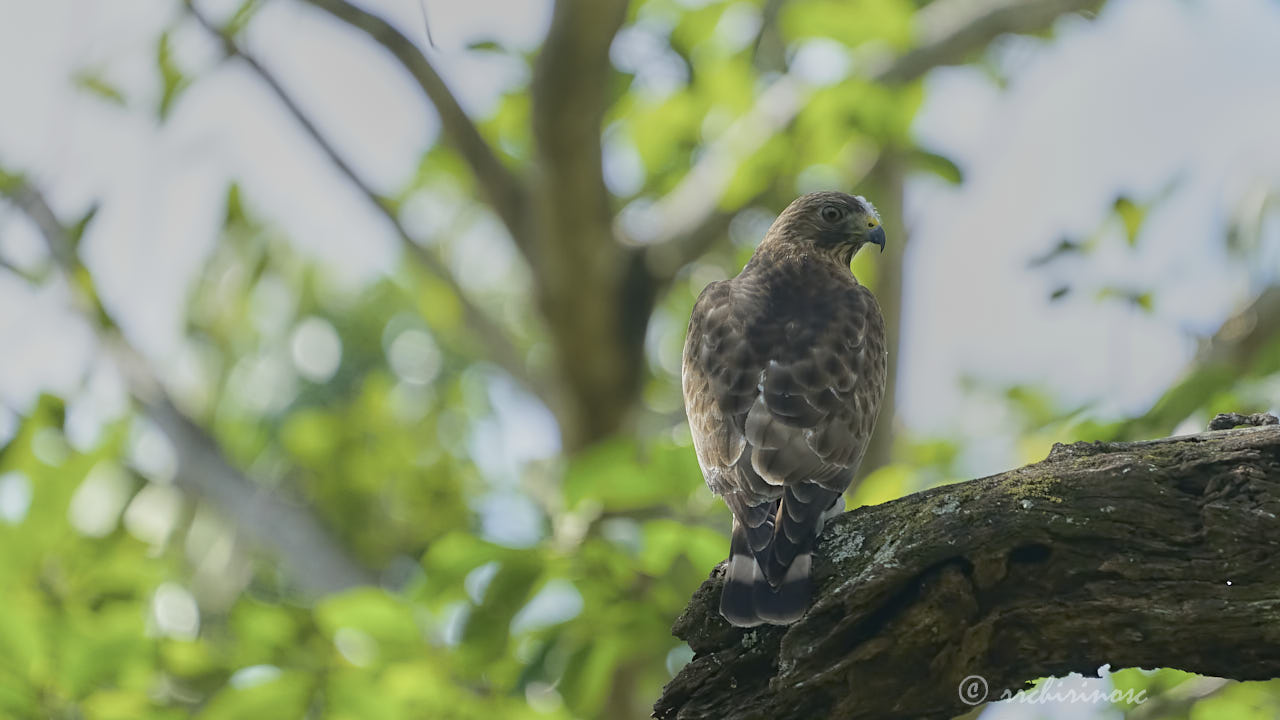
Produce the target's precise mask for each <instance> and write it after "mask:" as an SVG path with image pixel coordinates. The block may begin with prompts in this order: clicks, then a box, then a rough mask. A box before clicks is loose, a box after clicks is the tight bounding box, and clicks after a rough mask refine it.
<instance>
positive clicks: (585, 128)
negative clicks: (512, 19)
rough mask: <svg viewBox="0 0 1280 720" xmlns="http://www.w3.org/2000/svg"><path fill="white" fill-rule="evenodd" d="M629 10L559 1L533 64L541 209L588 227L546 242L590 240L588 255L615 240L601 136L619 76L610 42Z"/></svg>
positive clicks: (610, 2)
mask: <svg viewBox="0 0 1280 720" xmlns="http://www.w3.org/2000/svg"><path fill="white" fill-rule="evenodd" d="M626 14H627V0H558V1H557V2H556V4H555V10H554V12H553V14H552V17H551V27H550V29H549V30H548V31H547V37H546V39H545V41H544V42H543V44H542V51H541V52H540V53H539V54H538V60H537V64H536V65H535V67H534V76H533V83H532V86H531V88H530V93H531V94H532V97H533V110H532V113H533V116H532V119H531V122H532V126H533V136H534V142H535V143H536V144H537V147H538V161H539V165H538V172H539V173H540V176H539V178H538V182H537V187H538V190H537V191H535V192H537V196H538V201H539V202H538V207H539V209H540V211H541V212H542V213H543V214H550V215H552V216H553V218H554V220H555V222H556V224H557V225H562V226H566V227H564V229H565V230H574V229H579V230H581V231H585V235H579V234H569V235H557V234H555V233H541V235H543V236H545V237H540V238H539V239H540V240H541V241H542V242H544V243H546V244H548V245H555V246H556V249H562V248H561V246H564V245H585V246H587V248H586V252H590V251H592V250H597V251H598V248H596V247H593V246H597V245H598V244H599V243H600V242H601V241H605V240H608V239H610V237H611V223H612V219H613V212H612V208H611V207H610V199H609V192H608V189H607V188H606V187H605V184H604V169H603V150H602V148H601V143H600V135H601V126H602V124H603V122H604V111H605V109H606V107H607V106H608V104H609V79H610V76H611V75H612V73H613V66H612V64H611V63H610V62H609V47H610V46H611V45H612V43H613V37H614V35H615V34H616V33H617V32H618V29H619V28H620V27H622V21H623V20H624V19H625V18H626ZM575 226H576V227H575ZM540 259H541V260H544V261H549V260H551V258H550V257H545V258H540ZM583 269H585V268H583Z"/></svg>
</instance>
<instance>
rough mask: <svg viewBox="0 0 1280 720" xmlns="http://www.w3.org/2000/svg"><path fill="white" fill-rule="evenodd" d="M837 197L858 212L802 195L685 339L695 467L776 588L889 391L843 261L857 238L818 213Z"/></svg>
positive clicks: (874, 333)
mask: <svg viewBox="0 0 1280 720" xmlns="http://www.w3.org/2000/svg"><path fill="white" fill-rule="evenodd" d="M832 197H835V198H837V199H839V200H840V201H841V202H846V203H850V204H851V205H852V206H853V207H854V209H855V211H856V210H857V209H858V207H857V202H858V201H859V200H860V199H858V198H852V197H851V196H848V195H843V194H838V193H826V194H817V195H811V196H804V197H802V198H800V199H798V200H797V201H796V202H795V203H793V204H792V206H791V207H789V208H788V209H787V211H786V212H784V213H783V215H782V216H780V217H779V219H778V221H777V222H775V223H774V226H773V227H772V228H771V229H770V231H769V234H768V235H767V236H766V239H765V241H764V242H763V243H762V244H761V246H760V247H759V248H758V249H757V251H756V253H755V255H754V256H753V257H752V259H751V261H750V262H749V263H748V264H747V266H746V267H745V268H744V269H743V270H742V272H741V273H740V274H739V275H738V276H737V277H735V278H733V279H730V280H726V281H721V282H714V283H711V284H710V285H708V286H707V287H706V289H704V290H703V292H702V294H701V295H700V296H699V297H698V300H697V302H696V303H695V305H694V309H693V314H692V317H691V319H690V323H689V334H688V338H687V339H686V342H685V348H684V361H683V386H684V396H685V405H686V411H687V413H688V416H689V425H690V428H691V429H692V433H693V440H694V447H695V449H696V451H697V456H698V463H699V465H700V466H701V468H702V472H703V475H704V477H705V479H706V482H707V485H708V487H710V489H711V491H712V492H714V493H716V494H717V495H720V496H722V497H723V498H724V500H725V502H726V503H727V504H728V505H729V507H730V509H731V510H732V511H733V514H734V516H735V518H736V519H737V520H738V522H739V523H740V524H741V525H742V526H743V529H744V531H745V533H746V536H747V539H748V540H749V544H750V546H751V550H752V552H753V553H754V554H755V557H756V560H757V561H758V562H759V564H760V567H761V568H762V570H763V572H764V575H765V578H766V579H767V580H768V582H769V583H770V584H771V585H773V586H774V587H777V586H778V585H779V583H781V582H782V579H783V578H784V577H785V576H786V574H787V569H788V567H790V565H791V563H792V562H793V561H794V560H795V558H796V557H797V555H799V554H802V553H807V552H808V551H809V549H810V548H811V547H812V544H813V540H814V538H815V537H816V535H817V532H818V531H819V530H820V527H821V523H822V516H823V513H824V512H825V511H827V510H828V509H829V508H830V507H831V505H832V503H833V502H835V501H837V500H838V499H839V496H840V494H841V493H843V492H844V491H845V489H846V488H848V486H849V484H850V482H851V481H852V480H853V477H854V474H855V472H856V471H857V467H858V463H859V461H860V460H861V458H862V453H863V451H864V450H865V449H866V446H867V442H868V440H869V439H870V437H871V432H872V429H873V428H874V426H875V421H876V415H877V412H878V410H879V406H880V400H881V397H882V396H883V394H884V385H885V376H886V340H885V329H884V319H883V317H882V316H881V314H880V308H879V305H878V304H877V303H876V300H875V297H874V296H873V295H872V294H871V292H870V291H869V290H867V289H866V288H865V287H863V286H862V285H860V284H859V283H858V282H857V280H856V279H855V278H854V276H853V273H851V272H850V271H849V259H850V258H851V257H852V254H853V253H854V252H856V250H857V248H858V244H857V243H856V242H845V243H842V242H831V241H830V233H827V235H824V234H823V233H824V228H823V227H822V223H821V219H820V218H819V217H817V212H818V208H820V207H821V206H822V203H824V202H830V201H831V199H830V198H832ZM866 212H867V213H870V214H871V216H872V217H874V211H872V210H870V209H869V208H868V209H867V210H866Z"/></svg>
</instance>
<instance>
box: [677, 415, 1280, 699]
mask: <svg viewBox="0 0 1280 720" xmlns="http://www.w3.org/2000/svg"><path fill="white" fill-rule="evenodd" d="M1278 515H1280V426H1277V425H1266V426H1261V427H1253V428H1247V429H1237V430H1221V431H1213V432H1206V433H1201V434H1198V435H1189V436H1184V437H1175V438H1165V439H1161V440H1153V441H1144V442H1130V443H1094V444H1089V443H1075V444H1073V445H1055V446H1054V448H1053V451H1052V452H1051V453H1050V454H1049V457H1048V459H1046V460H1044V461H1043V462H1039V463H1035V464H1032V465H1028V466H1026V467H1022V468H1019V469H1016V470H1011V471H1009V472H1006V473H1002V474H1000V475H995V476H992V477H987V478H982V479H979V480H972V481H969V482H965V483H959V484H956V485H949V486H945V487H940V488H936V489H933V490H930V491H927V492H923V493H917V494H915V495H911V496H908V497H905V498H902V499H900V500H896V501H893V502H890V503H886V504H884V505H879V506H875V507H866V508H859V509H857V510H854V511H853V512H850V513H846V514H845V515H843V516H841V517H840V518H838V519H836V520H835V521H834V522H832V523H831V524H830V525H829V526H828V529H827V531H826V532H825V533H824V534H823V536H822V539H821V541H820V542H819V546H818V550H817V557H816V562H815V564H814V577H815V581H816V598H815V602H814V605H813V607H812V608H811V609H810V611H809V613H808V614H807V615H806V616H805V617H804V618H803V619H801V620H800V621H799V622H798V623H796V624H795V625H792V626H789V627H786V628H775V627H764V628H757V629H753V630H750V631H745V632H744V631H743V630H741V629H736V628H732V627H730V626H729V625H728V624H727V623H725V621H724V620H723V619H722V618H721V617H720V616H719V614H718V612H717V606H718V598H719V594H720V587H721V584H722V575H723V565H722V566H720V567H718V568H717V569H716V570H715V571H714V572H713V574H712V577H711V579H710V580H708V581H707V582H706V583H704V584H703V586H702V587H701V588H700V589H699V590H698V591H697V593H696V594H695V595H694V597H693V600H692V601H691V602H690V604H689V607H688V608H687V609H686V610H685V612H684V613H683V614H682V615H681V617H680V618H679V619H678V620H677V621H676V625H675V628H674V629H675V633H676V634H677V635H678V636H680V637H682V638H684V639H685V640H687V641H688V642H689V645H690V647H692V648H693V650H694V652H695V653H696V655H695V658H694V660H693V661H692V662H691V663H690V664H689V665H687V666H686V667H685V668H684V669H683V670H681V671H680V673H679V674H678V675H677V676H676V677H675V679H674V680H672V681H671V683H670V684H669V685H668V686H667V687H666V689H665V690H664V692H663V695H662V698H661V699H660V700H659V701H658V703H657V705H656V707H655V717H658V718H663V719H664V720H667V719H672V718H681V719H682V720H695V719H701V718H707V719H710V718H715V719H716V720H734V719H737V718H766V717H767V718H772V719H773V720H789V719H792V718H794V719H796V720H799V719H801V718H814V717H839V718H846V719H855V718H949V717H953V716H955V715H958V714H960V713H963V712H965V711H966V710H968V709H969V708H970V705H969V704H966V703H965V702H964V701H963V700H962V699H961V697H960V695H959V692H958V687H959V684H960V681H961V680H962V679H964V678H966V677H968V676H972V675H978V676H981V677H982V678H984V679H985V683H986V686H987V694H986V696H987V698H988V699H998V698H999V697H1000V696H1001V694H1002V693H1003V692H1004V691H1005V690H1010V691H1017V690H1018V689H1021V688H1023V687H1024V685H1025V683H1026V682H1027V681H1029V680H1033V679H1035V678H1038V677H1044V676H1062V675H1066V674H1068V673H1070V672H1079V673H1082V674H1085V675H1095V674H1096V671H1097V669H1098V668H1099V667H1101V666H1102V665H1103V664H1110V665H1111V666H1113V667H1116V668H1123V667H1144V668H1153V667H1174V668H1181V669H1183V670H1188V671H1191V672H1196V673H1201V674H1205V675H1214V676H1219V677H1228V678H1234V679H1238V680H1261V679H1267V678H1273V677H1280V630H1277V628H1280V597H1277V595H1276V591H1275V588H1276V587H1277V586H1280V565H1277V564H1276V563H1275V561H1274V560H1275V556H1276V552H1277V549H1280V521H1278V520H1277V516H1278ZM974 699H975V700H976V699H977V698H976V697H975V698H974Z"/></svg>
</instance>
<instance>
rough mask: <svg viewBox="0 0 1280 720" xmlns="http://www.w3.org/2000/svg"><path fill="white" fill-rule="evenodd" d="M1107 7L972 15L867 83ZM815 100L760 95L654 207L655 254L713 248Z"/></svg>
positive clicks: (1080, 4)
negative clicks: (750, 173) (741, 187)
mask: <svg viewBox="0 0 1280 720" xmlns="http://www.w3.org/2000/svg"><path fill="white" fill-rule="evenodd" d="M1101 5H1102V1H1101V0H1027V2H1020V3H1017V4H1013V5H1008V6H1002V7H999V8H997V9H993V10H989V11H987V12H983V13H980V14H977V15H972V16H970V17H969V19H968V20H967V21H965V22H963V23H959V24H958V25H957V26H956V27H955V28H954V29H953V30H952V31H950V32H949V33H947V34H945V35H943V36H942V37H939V38H938V39H936V40H933V41H931V42H927V43H926V44H924V45H921V46H919V47H917V48H915V49H914V50H911V51H908V52H906V53H904V54H902V55H900V56H898V57H897V58H895V59H893V60H890V61H886V62H885V63H882V64H880V65H879V66H873V67H872V68H871V69H870V70H869V71H868V72H866V73H865V74H864V76H863V79H864V80H866V81H870V82H872V83H878V84H883V85H901V84H905V83H909V82H912V81H914V80H917V79H919V78H920V77H921V76H923V75H924V74H925V73H927V72H928V71H930V70H932V69H934V68H936V67H940V66H943V65H950V64H954V63H959V62H962V61H964V59H965V58H967V57H968V56H969V55H972V54H973V53H975V52H978V51H980V50H982V49H983V48H986V47H987V45H988V44H990V42H991V41H992V40H994V39H995V38H996V37H998V36H1000V35H1003V34H1005V33H1030V32H1037V31H1040V30H1043V29H1045V28H1047V27H1049V26H1050V25H1052V24H1053V22H1054V21H1055V20H1056V19H1057V18H1058V17H1060V16H1062V15H1064V14H1066V13H1070V12H1081V11H1088V10H1094V9H1096V8H1098V7H1100V6H1101ZM809 95H810V91H809V89H808V88H807V87H806V86H805V84H804V82H803V81H802V80H800V79H799V78H797V77H795V76H794V75H790V74H784V75H782V76H780V77H779V78H778V79H777V80H775V81H774V82H773V83H772V84H771V85H770V86H769V87H767V88H765V89H764V91H763V92H761V93H760V96H759V97H758V98H757V99H756V102H755V105H754V106H753V107H752V108H751V109H750V110H748V111H747V112H746V113H745V114H744V115H742V116H741V117H739V118H738V119H737V120H736V121H734V122H733V123H732V124H730V126H729V127H728V128H727V129H726V130H725V132H724V133H723V134H722V135H720V137H718V138H716V139H715V140H713V141H712V142H710V143H709V144H708V145H707V146H706V148H705V151H704V152H703V153H702V155H701V157H700V158H699V159H698V161H697V162H696V163H695V164H694V166H693V167H692V168H691V169H690V170H689V172H688V173H687V174H686V175H685V177H684V178H683V179H682V180H681V181H680V183H679V184H677V185H676V187H675V188H674V189H673V190H672V191H671V192H670V193H668V194H667V195H665V196H664V197H662V198H661V199H659V200H658V201H657V203H655V206H654V212H653V216H654V217H656V218H659V222H660V223H661V224H660V226H659V229H658V232H657V236H656V238H655V239H654V240H653V241H652V243H651V251H652V252H654V253H660V252H661V253H668V254H670V251H669V250H663V249H661V248H662V246H663V245H666V244H674V245H692V246H695V247H696V246H697V245H699V244H704V243H706V240H705V238H703V237H702V236H701V234H700V233H699V229H700V228H704V227H707V226H708V222H709V219H710V218H712V217H713V216H714V215H715V214H717V212H719V205H720V199H721V198H722V197H723V196H724V192H725V190H726V189H727V188H728V186H729V182H730V180H732V179H733V176H734V174H735V173H736V172H737V170H738V166H739V164H740V163H741V162H742V161H743V160H744V159H745V158H748V157H750V156H751V155H752V154H754V153H755V152H756V151H758V150H759V149H760V148H761V147H762V146H763V145H764V144H765V142H766V141H768V140H769V139H770V138H772V137H774V136H775V135H777V134H778V133H779V132H781V131H782V130H783V129H785V128H786V127H787V125H789V124H790V123H791V121H792V120H794V119H795V117H796V116H797V115H799V114H800V111H801V110H802V109H803V108H804V106H805V103H806V102H807V101H808V99H809ZM676 254H685V255H690V254H692V252H686V253H676ZM659 279H661V278H659Z"/></svg>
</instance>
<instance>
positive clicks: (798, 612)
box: [720, 518, 812, 627]
mask: <svg viewBox="0 0 1280 720" xmlns="http://www.w3.org/2000/svg"><path fill="white" fill-rule="evenodd" d="M811 565H812V561H811V556H810V554H809V553H808V552H804V553H802V554H798V555H796V556H795V559H794V560H793V561H792V563H791V565H790V567H788V568H787V572H786V575H785V577H783V579H782V581H781V582H780V583H779V584H778V586H777V587H774V586H773V585H771V584H769V581H768V580H767V579H766V578H765V575H764V572H763V571H762V570H761V569H760V563H759V562H757V561H756V557H755V554H754V553H753V552H752V551H751V544H750V542H749V541H748V538H747V529H746V527H745V526H744V525H743V524H742V523H740V522H738V521H737V519H736V518H735V519H734V522H733V540H732V543H731V544H730V549H729V569H728V572H727V574H726V577H725V583H724V590H723V591H721V594H720V614H721V615H723V616H724V618H725V620H728V621H729V624H731V625H736V626H738V627H755V626H756V625H760V624H761V623H772V624H775V625H789V624H791V623H793V622H795V621H797V620H799V619H800V617H801V616H803V615H804V613H805V610H807V609H808V607H809V596H810V593H811V587H810V580H809V570H810V567H811Z"/></svg>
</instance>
